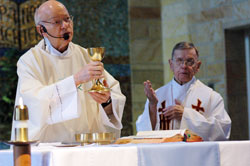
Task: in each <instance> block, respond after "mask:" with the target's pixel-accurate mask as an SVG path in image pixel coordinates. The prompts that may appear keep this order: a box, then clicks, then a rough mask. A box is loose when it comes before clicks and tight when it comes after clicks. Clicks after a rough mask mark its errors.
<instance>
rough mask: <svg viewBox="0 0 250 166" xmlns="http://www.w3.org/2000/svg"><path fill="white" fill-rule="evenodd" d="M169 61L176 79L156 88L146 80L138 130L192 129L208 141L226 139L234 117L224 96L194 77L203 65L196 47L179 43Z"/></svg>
mask: <svg viewBox="0 0 250 166" xmlns="http://www.w3.org/2000/svg"><path fill="white" fill-rule="evenodd" d="M169 64H170V68H171V70H172V72H173V74H174V78H173V79H172V80H171V81H170V82H169V83H168V84H166V85H164V86H163V87H161V88H159V89H158V90H156V91H154V89H153V88H152V86H151V82H150V81H145V82H144V91H145V94H146V96H147V98H148V100H147V102H146V104H145V109H144V112H143V114H142V115H140V116H139V118H138V120H137V122H136V127H137V131H145V130H160V129H161V130H169V129H170V130H171V129H189V130H191V131H193V132H195V133H197V134H198V135H199V136H201V137H202V138H203V140H205V141H207V140H210V141H215V140H227V139H228V138H229V136H230V130H231V119H230V117H229V116H228V114H227V112H226V110H225V109H224V102H223V98H222V97H221V96H220V95H219V94H218V93H217V92H215V91H214V90H213V89H211V88H209V87H207V86H206V85H204V84H203V83H202V82H201V81H199V80H198V79H196V78H195V76H194V75H195V74H196V73H197V72H198V71H199V68H200V65H201V61H200V60H199V53H198V50H197V49H196V47H195V46H194V45H193V44H192V43H188V42H180V43H177V44H176V45H175V47H174V48H173V51H172V58H171V59H170V60H169Z"/></svg>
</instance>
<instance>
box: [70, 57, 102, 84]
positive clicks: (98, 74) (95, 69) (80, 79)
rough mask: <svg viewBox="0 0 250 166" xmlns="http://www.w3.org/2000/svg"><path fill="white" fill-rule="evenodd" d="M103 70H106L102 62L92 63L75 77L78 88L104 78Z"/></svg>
mask: <svg viewBox="0 0 250 166" xmlns="http://www.w3.org/2000/svg"><path fill="white" fill-rule="evenodd" d="M103 70H104V68H103V63H102V62H97V61H95V62H93V61H91V62H90V63H88V64H87V65H85V66H84V67H83V68H82V69H81V70H80V71H79V72H78V73H76V74H75V75H74V80H75V84H76V86H78V85H79V84H82V83H85V82H88V81H91V80H93V79H98V78H103V77H104V75H103Z"/></svg>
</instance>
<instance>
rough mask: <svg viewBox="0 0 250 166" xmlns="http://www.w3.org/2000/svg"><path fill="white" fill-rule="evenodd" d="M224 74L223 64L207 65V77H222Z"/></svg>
mask: <svg viewBox="0 0 250 166" xmlns="http://www.w3.org/2000/svg"><path fill="white" fill-rule="evenodd" d="M224 73H225V64H224V63H216V64H208V65H207V76H208V77H215V76H218V75H223V74H224Z"/></svg>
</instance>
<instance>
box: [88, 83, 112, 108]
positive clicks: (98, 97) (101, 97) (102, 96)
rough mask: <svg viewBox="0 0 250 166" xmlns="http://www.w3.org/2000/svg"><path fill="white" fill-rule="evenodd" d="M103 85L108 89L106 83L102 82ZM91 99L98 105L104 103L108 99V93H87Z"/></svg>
mask: <svg viewBox="0 0 250 166" xmlns="http://www.w3.org/2000/svg"><path fill="white" fill-rule="evenodd" d="M103 85H104V86H105V87H108V84H107V81H106V80H103ZM89 94H90V95H91V97H92V98H93V99H94V100H95V101H96V102H97V103H99V104H102V103H106V102H107V101H108V100H109V99H110V91H108V92H101V93H99V92H89Z"/></svg>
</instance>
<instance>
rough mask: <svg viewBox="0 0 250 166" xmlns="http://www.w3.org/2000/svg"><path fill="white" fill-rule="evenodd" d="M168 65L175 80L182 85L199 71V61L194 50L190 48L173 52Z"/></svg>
mask: <svg viewBox="0 0 250 166" xmlns="http://www.w3.org/2000/svg"><path fill="white" fill-rule="evenodd" d="M169 64H170V68H171V70H172V71H173V73H174V78H175V80H176V81H177V82H178V83H179V84H181V85H182V84H185V83H187V82H189V81H190V80H191V79H192V78H193V76H194V75H195V74H196V73H197V72H198V71H199V68H200V65H201V61H199V60H198V57H197V55H196V52H195V49H194V48H192V49H183V50H175V51H174V56H173V59H170V60H169Z"/></svg>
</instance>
